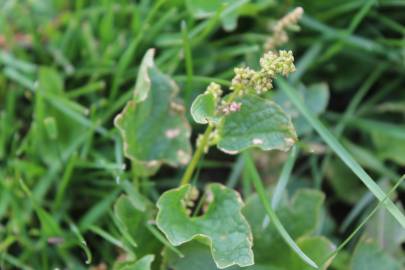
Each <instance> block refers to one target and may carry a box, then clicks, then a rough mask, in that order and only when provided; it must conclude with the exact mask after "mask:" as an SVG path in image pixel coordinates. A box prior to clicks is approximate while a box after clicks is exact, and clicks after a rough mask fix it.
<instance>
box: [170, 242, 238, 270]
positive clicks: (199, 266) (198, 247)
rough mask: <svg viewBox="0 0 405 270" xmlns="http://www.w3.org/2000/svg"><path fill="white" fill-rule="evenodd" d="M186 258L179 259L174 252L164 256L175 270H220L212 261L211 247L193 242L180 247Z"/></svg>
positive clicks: (229, 269) (232, 269) (231, 269)
mask: <svg viewBox="0 0 405 270" xmlns="http://www.w3.org/2000/svg"><path fill="white" fill-rule="evenodd" d="M179 249H180V251H181V253H183V254H184V257H179V256H178V255H177V254H175V253H174V252H172V251H169V250H166V251H165V254H164V256H165V257H166V258H167V261H168V266H169V267H170V268H171V269H173V270H189V269H193V270H218V269H220V268H218V267H217V265H216V264H215V262H214V260H213V259H212V256H211V253H210V248H209V246H207V245H205V244H203V243H201V242H199V241H197V240H193V241H190V242H187V243H185V244H182V245H181V246H180V247H179ZM226 269H227V270H236V269H240V268H239V267H238V266H231V267H227V268H226Z"/></svg>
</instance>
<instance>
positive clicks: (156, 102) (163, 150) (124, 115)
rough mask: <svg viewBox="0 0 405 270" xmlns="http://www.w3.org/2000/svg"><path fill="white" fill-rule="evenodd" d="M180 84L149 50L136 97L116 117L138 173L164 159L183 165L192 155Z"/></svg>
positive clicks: (153, 168)
mask: <svg viewBox="0 0 405 270" xmlns="http://www.w3.org/2000/svg"><path fill="white" fill-rule="evenodd" d="M177 92H178V87H177V85H176V84H175V83H174V81H173V80H172V79H170V78H169V77H168V76H167V75H165V74H163V73H161V72H160V71H159V69H158V68H157V67H156V66H155V65H154V64H153V50H149V51H148V52H147V53H146V55H145V57H144V59H143V61H142V64H141V66H140V69H139V73H138V79H137V84H136V87H135V90H134V95H133V99H131V100H130V101H128V103H127V105H126V106H125V108H124V110H123V111H122V112H121V113H120V114H118V115H117V117H116V118H115V121H114V123H115V126H116V127H117V128H118V129H119V131H120V132H121V135H122V138H123V140H124V152H125V155H126V156H127V157H128V158H130V159H131V160H132V161H133V165H134V166H136V168H137V173H139V174H141V175H150V174H153V173H155V172H156V170H157V169H158V168H159V167H160V165H161V164H162V163H165V164H168V165H171V166H179V165H185V164H187V163H188V161H189V159H190V156H191V145H190V142H189V138H190V127H189V125H188V123H187V120H186V118H185V115H184V107H183V105H181V104H180V103H178V101H176V99H175V96H176V94H177Z"/></svg>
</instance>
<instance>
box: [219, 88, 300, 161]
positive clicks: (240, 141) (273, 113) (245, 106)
mask: <svg viewBox="0 0 405 270" xmlns="http://www.w3.org/2000/svg"><path fill="white" fill-rule="evenodd" d="M236 101H237V102H240V103H241V104H242V105H241V108H240V111H237V112H234V113H230V114H229V115H226V116H225V117H224V122H223V125H222V126H220V128H219V131H218V132H219V142H218V148H219V149H221V150H222V151H224V152H226V153H232V154H235V153H238V152H241V151H243V150H246V149H248V148H251V147H257V148H259V149H262V150H274V149H279V150H283V151H288V150H289V149H290V147H291V146H292V145H293V144H294V143H295V142H296V140H297V135H296V134H295V129H294V126H293V125H292V123H291V120H290V119H289V117H288V116H287V115H286V114H285V113H284V112H283V110H282V109H281V108H280V106H278V105H277V104H276V103H274V102H273V101H271V100H266V99H263V98H261V97H257V96H253V95H246V96H244V97H242V98H237V99H236Z"/></svg>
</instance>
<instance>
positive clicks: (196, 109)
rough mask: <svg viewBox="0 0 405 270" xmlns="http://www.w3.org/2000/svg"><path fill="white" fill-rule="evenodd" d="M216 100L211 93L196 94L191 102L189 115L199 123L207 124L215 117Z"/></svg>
mask: <svg viewBox="0 0 405 270" xmlns="http://www.w3.org/2000/svg"><path fill="white" fill-rule="evenodd" d="M216 104H217V102H216V100H215V97H214V95H213V94H212V93H204V94H201V95H198V96H197V97H196V98H195V99H194V101H193V104H191V116H192V117H193V119H194V121H195V122H197V123H199V124H207V123H208V122H210V121H212V120H214V119H215V112H216Z"/></svg>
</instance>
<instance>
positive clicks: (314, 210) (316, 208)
mask: <svg viewBox="0 0 405 270" xmlns="http://www.w3.org/2000/svg"><path fill="white" fill-rule="evenodd" d="M323 200H324V195H323V194H322V193H321V192H319V191H316V190H309V189H308V190H306V189H303V190H299V191H297V193H296V194H294V196H293V197H292V198H291V201H290V202H288V201H286V200H285V199H284V200H283V201H282V202H281V203H280V206H279V207H278V209H277V211H276V213H277V215H278V217H279V218H280V221H281V223H282V224H284V226H285V227H286V230H287V231H288V232H289V234H290V235H291V237H292V238H293V239H294V240H297V239H298V238H299V237H302V236H305V235H310V234H311V233H313V232H314V231H315V229H316V228H317V225H318V224H319V222H320V215H321V213H320V211H321V205H322V202H323ZM243 214H244V215H245V216H246V219H247V220H248V222H249V224H250V225H251V228H252V232H253V242H254V246H253V251H254V254H255V261H256V262H257V263H258V264H265V265H272V266H273V267H282V266H283V265H284V263H285V259H284V258H283V257H281V256H280V254H282V253H284V252H285V250H289V248H288V245H287V244H286V243H285V242H284V241H283V239H282V237H281V236H280V235H279V234H278V232H277V229H276V227H275V226H274V224H273V223H272V222H270V224H268V225H267V226H266V227H263V221H264V218H265V216H266V212H265V209H264V207H263V206H262V204H261V203H260V200H259V198H258V196H257V195H253V196H251V197H250V198H248V199H247V201H246V206H245V207H244V208H243ZM268 250H272V252H271V253H269V252H268Z"/></svg>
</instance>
